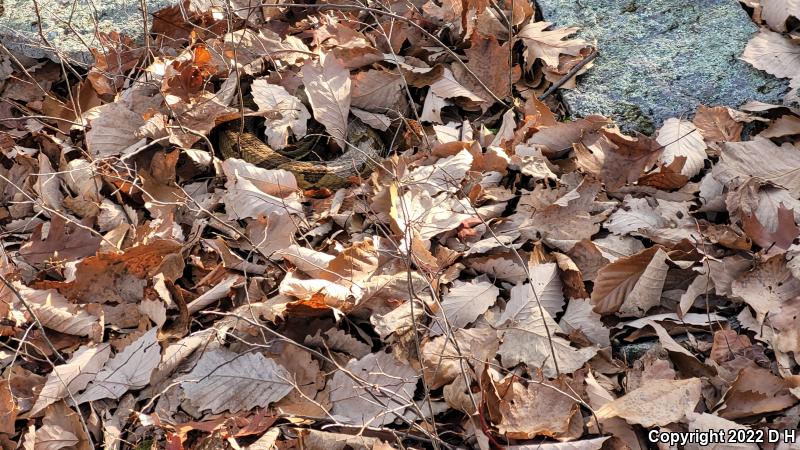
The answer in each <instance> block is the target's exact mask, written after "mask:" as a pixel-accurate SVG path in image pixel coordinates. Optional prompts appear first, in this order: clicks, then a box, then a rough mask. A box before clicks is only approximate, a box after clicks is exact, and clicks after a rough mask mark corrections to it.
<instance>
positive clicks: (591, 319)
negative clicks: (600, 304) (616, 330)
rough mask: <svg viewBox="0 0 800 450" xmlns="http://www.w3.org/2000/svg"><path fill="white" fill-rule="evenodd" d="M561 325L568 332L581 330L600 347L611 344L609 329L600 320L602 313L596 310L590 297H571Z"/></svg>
mask: <svg viewBox="0 0 800 450" xmlns="http://www.w3.org/2000/svg"><path fill="white" fill-rule="evenodd" d="M559 325H561V328H562V329H563V330H564V331H565V332H567V333H569V332H571V331H572V330H580V331H581V333H583V335H584V336H586V337H587V338H588V339H589V340H590V341H591V342H592V343H594V344H596V345H598V346H600V347H608V346H609V345H611V341H610V339H609V329H608V328H606V327H605V326H604V325H603V322H601V321H600V314H597V313H596V312H594V309H593V306H592V302H591V301H590V300H589V299H588V298H573V299H570V301H569V303H568V304H567V311H566V312H565V313H564V316H563V317H562V318H561V322H559Z"/></svg>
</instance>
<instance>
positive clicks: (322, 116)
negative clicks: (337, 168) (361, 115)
mask: <svg viewBox="0 0 800 450" xmlns="http://www.w3.org/2000/svg"><path fill="white" fill-rule="evenodd" d="M301 72H302V74H303V84H304V85H305V87H306V92H307V94H308V101H309V103H311V108H312V109H313V110H314V118H315V119H317V121H318V122H319V123H321V124H323V125H325V129H326V130H328V133H329V134H330V135H331V136H332V137H333V138H334V139H335V140H336V143H337V144H338V145H339V147H340V148H342V149H346V148H347V147H346V144H345V139H346V137H347V116H348V115H349V114H350V95H351V93H350V72H349V71H348V70H347V69H346V68H345V67H344V65H343V64H342V63H341V62H340V61H339V60H338V59H336V57H335V56H333V55H332V54H326V55H322V56H320V62H319V63H315V64H310V63H306V64H304V65H303V68H302V69H301Z"/></svg>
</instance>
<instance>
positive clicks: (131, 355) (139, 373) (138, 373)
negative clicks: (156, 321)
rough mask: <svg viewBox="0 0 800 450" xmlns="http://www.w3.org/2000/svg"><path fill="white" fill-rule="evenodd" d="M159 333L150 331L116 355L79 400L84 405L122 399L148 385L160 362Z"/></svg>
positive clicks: (154, 329)
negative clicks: (97, 401) (132, 391)
mask: <svg viewBox="0 0 800 450" xmlns="http://www.w3.org/2000/svg"><path fill="white" fill-rule="evenodd" d="M157 333H158V328H151V329H150V331H148V332H147V333H145V334H143V335H142V336H141V337H140V338H139V339H136V340H135V341H133V342H131V343H130V344H128V345H127V346H126V347H125V348H124V349H122V351H121V352H119V353H117V354H116V355H114V357H113V358H111V359H110V360H109V361H108V362H107V363H106V365H105V366H103V368H102V369H101V370H100V372H99V373H98V374H97V377H95V379H94V380H93V381H92V382H91V383H89V386H88V387H87V388H86V390H85V391H84V392H83V393H82V394H80V395H78V396H77V397H76V401H77V402H78V403H85V402H89V401H93V400H100V399H102V398H119V397H120V396H121V395H122V394H124V393H125V392H127V391H128V390H130V389H141V388H143V387H145V386H147V384H148V383H149V382H150V374H151V373H152V372H153V369H155V368H156V366H158V363H159V362H160V361H161V346H160V345H159V344H158V340H157Z"/></svg>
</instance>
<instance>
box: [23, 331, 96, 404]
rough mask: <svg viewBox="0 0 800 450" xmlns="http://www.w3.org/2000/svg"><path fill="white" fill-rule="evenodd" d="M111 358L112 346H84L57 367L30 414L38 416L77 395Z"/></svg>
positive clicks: (46, 382)
mask: <svg viewBox="0 0 800 450" xmlns="http://www.w3.org/2000/svg"><path fill="white" fill-rule="evenodd" d="M109 356H111V346H110V345H109V344H100V345H98V346H97V347H88V346H83V347H81V348H79V349H78V350H76V351H75V353H74V354H73V355H72V357H71V358H70V359H69V361H67V363H66V364H62V365H60V366H56V367H55V368H54V369H53V371H52V372H50V375H48V376H47V381H45V383H44V387H42V390H41V392H39V397H38V398H37V399H36V403H35V404H34V405H33V408H31V410H30V412H29V414H30V415H31V416H33V415H36V414H37V413H38V412H39V411H41V410H43V409H44V408H46V407H47V406H48V405H50V404H52V403H54V402H56V401H58V400H61V399H62V398H65V397H68V396H70V395H74V394H76V393H77V392H78V391H80V390H82V389H83V388H85V387H86V385H87V384H89V382H90V381H92V380H94V379H95V377H96V376H97V373H98V371H99V370H100V368H101V367H103V365H104V364H105V363H106V361H107V360H108V357H109Z"/></svg>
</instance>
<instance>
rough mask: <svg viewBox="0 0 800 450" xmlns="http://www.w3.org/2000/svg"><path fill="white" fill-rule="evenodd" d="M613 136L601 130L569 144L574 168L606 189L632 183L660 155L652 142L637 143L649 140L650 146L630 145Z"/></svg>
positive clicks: (613, 133)
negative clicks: (574, 162) (575, 164)
mask: <svg viewBox="0 0 800 450" xmlns="http://www.w3.org/2000/svg"><path fill="white" fill-rule="evenodd" d="M554 128H555V127H554ZM540 133H541V132H540ZM540 133H537V135H538V134H540ZM616 134H617V133H616V132H611V131H606V130H603V131H602V132H600V133H591V134H589V135H588V136H586V137H585V138H583V139H580V140H575V142H574V144H570V145H572V147H573V149H574V150H575V156H576V159H577V163H578V166H579V167H580V168H581V169H583V170H585V171H586V172H588V173H591V174H593V175H595V176H597V177H598V178H599V179H600V180H601V181H603V182H604V183H606V188H607V189H609V190H616V189H619V188H621V187H622V186H624V185H626V184H628V183H633V182H635V181H636V180H637V179H639V177H640V176H641V174H642V173H644V170H645V169H646V168H648V167H650V166H651V165H653V164H654V163H655V162H656V159H657V158H658V155H659V153H660V151H659V149H658V146H657V145H654V144H655V142H654V141H652V140H649V139H647V138H643V137H641V138H640V141H642V142H648V141H649V142H650V145H631V144H634V143H633V142H632V141H629V139H627V138H617V137H616ZM537 135H534V139H535V138H536V136H537Z"/></svg>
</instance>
